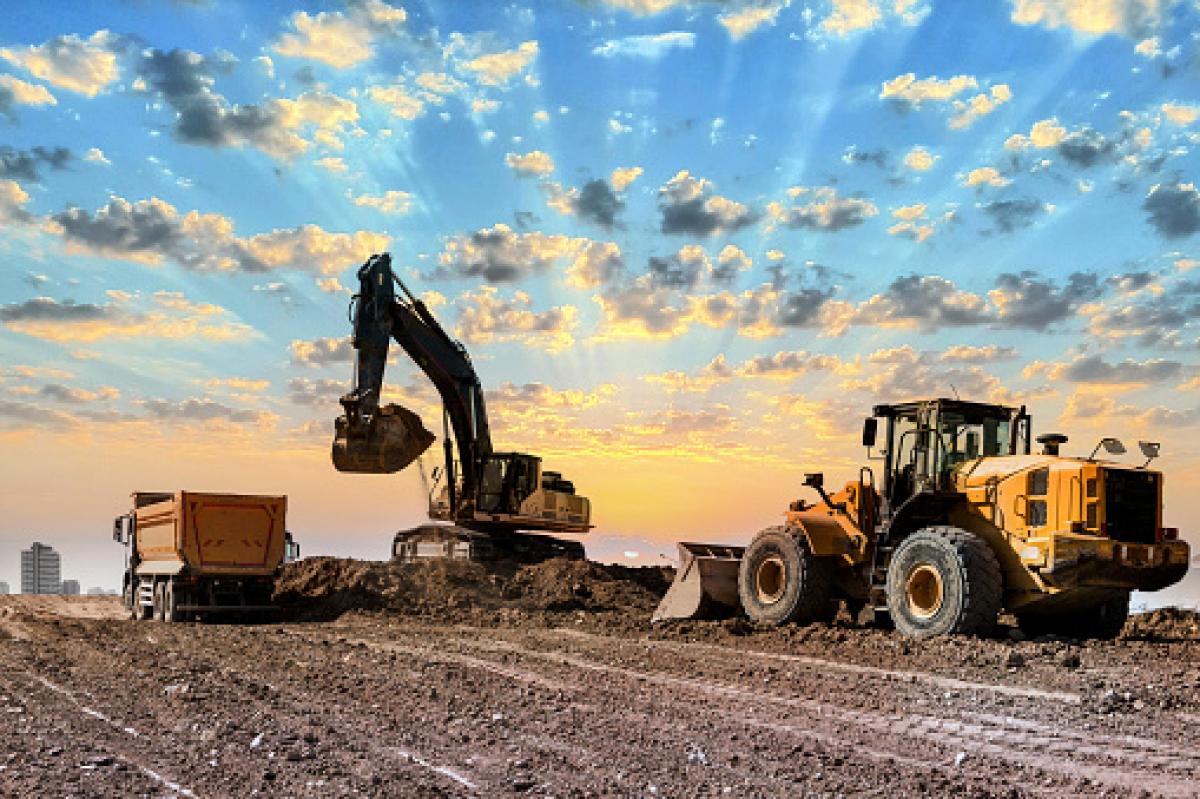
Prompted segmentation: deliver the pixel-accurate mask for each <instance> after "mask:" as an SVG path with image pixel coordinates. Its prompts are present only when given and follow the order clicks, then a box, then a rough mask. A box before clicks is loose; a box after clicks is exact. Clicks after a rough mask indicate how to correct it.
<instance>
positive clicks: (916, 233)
mask: <svg viewBox="0 0 1200 799" xmlns="http://www.w3.org/2000/svg"><path fill="white" fill-rule="evenodd" d="M926 210H927V208H926V205H925V203H914V204H913V205H904V206H901V207H900V208H896V209H894V210H893V211H892V216H893V217H894V218H896V219H897V220H899V221H897V222H896V223H895V224H893V225H892V226H891V227H889V228H888V233H890V234H892V235H893V236H903V237H906V238H911V239H914V240H915V241H917V242H922V241H925V240H926V239H928V238H929V237H930V236H932V235H933V225H932V224H931V223H930V221H929V218H928V217H927V216H926V213H925V212H926Z"/></svg>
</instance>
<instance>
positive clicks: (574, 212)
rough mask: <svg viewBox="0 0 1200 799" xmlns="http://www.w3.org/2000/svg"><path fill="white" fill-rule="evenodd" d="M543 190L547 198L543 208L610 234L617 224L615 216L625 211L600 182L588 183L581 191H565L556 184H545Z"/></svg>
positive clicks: (615, 196) (572, 189)
mask: <svg viewBox="0 0 1200 799" xmlns="http://www.w3.org/2000/svg"><path fill="white" fill-rule="evenodd" d="M542 188H543V189H544V190H545V191H546V193H547V194H548V195H549V196H548V198H547V200H546V204H547V205H549V206H550V207H551V208H553V209H554V210H556V211H558V212H559V213H560V214H564V215H571V216H577V217H579V218H580V219H582V220H584V221H585V222H591V223H592V224H594V225H599V226H600V227H602V228H604V229H605V230H612V229H613V227H615V226H616V224H617V214H619V213H620V212H621V211H622V210H624V208H625V201H624V200H622V199H621V198H620V197H618V196H617V195H616V193H615V192H613V190H612V189H611V188H610V187H609V185H608V182H607V181H605V180H604V179H603V178H597V179H596V180H589V181H588V182H587V183H585V184H583V187H582V188H579V189H577V188H574V187H572V188H569V189H564V188H563V187H562V186H561V185H560V184H558V183H545V184H543V186H542Z"/></svg>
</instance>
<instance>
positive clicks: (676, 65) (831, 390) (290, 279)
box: [0, 0, 1200, 601]
mask: <svg viewBox="0 0 1200 799" xmlns="http://www.w3.org/2000/svg"><path fill="white" fill-rule="evenodd" d="M47 8H49V7H48V6H45V5H42V4H17V6H16V11H15V12H14V13H12V14H8V15H6V16H5V18H4V19H2V20H0V116H2V117H3V118H0V131H2V132H3V137H2V141H0V220H2V221H3V224H4V225H5V229H6V236H5V239H4V241H3V242H2V243H0V251H2V252H3V253H4V256H5V259H6V262H7V263H8V265H9V268H7V269H6V270H4V272H3V273H2V274H0V363H3V364H4V366H2V367H0V441H3V442H4V446H5V448H6V451H7V452H9V453H10V462H11V463H19V464H21V467H20V468H19V469H16V468H12V467H10V468H9V472H10V473H11V474H10V475H9V481H8V486H7V487H6V492H5V494H4V496H3V497H0V509H3V511H4V512H5V516H6V519H7V520H8V522H9V527H10V529H13V530H30V531H34V533H33V534H36V535H38V536H42V537H44V538H45V540H51V539H54V540H57V541H58V542H59V544H60V546H61V547H62V550H61V551H63V552H64V553H70V557H71V560H72V562H74V563H78V564H80V571H79V572H78V573H77V574H78V576H79V577H80V579H81V581H82V582H83V584H86V585H106V586H112V585H113V584H114V582H116V581H118V580H119V579H120V572H121V568H122V558H123V552H122V548H121V547H120V546H118V545H116V544H114V543H113V542H112V541H111V538H110V536H109V529H110V528H109V525H110V524H111V519H112V517H114V516H116V515H118V514H120V513H123V512H126V511H127V510H128V506H129V499H128V498H129V495H130V492H132V491H135V490H166V491H177V490H181V489H191V490H212V491H233V492H241V493H262V494H287V495H288V496H289V521H290V526H291V529H292V532H293V533H294V534H295V536H296V539H297V540H298V541H299V542H300V543H301V545H302V546H303V547H304V551H305V552H306V553H307V554H317V553H328V554H339V555H354V556H358V557H375V558H384V557H387V554H388V551H389V545H390V541H391V536H392V533H393V532H394V531H395V530H396V529H398V528H402V527H407V526H412V525H414V524H417V523H419V522H420V521H422V519H423V517H424V510H425V498H426V493H427V490H428V489H427V486H426V484H425V483H424V482H423V475H424V474H427V473H428V471H429V469H430V468H431V467H432V466H433V465H434V463H435V461H436V458H435V457H434V455H433V454H432V453H433V452H436V451H437V449H436V448H435V449H434V450H432V451H431V453H430V455H429V456H427V458H426V463H425V464H424V467H425V471H424V472H422V471H421V470H419V469H417V468H414V469H412V470H411V471H405V472H403V473H401V474H398V475H395V476H389V477H363V476H354V475H342V474H337V473H335V472H334V471H333V469H332V467H331V466H330V463H329V455H328V447H329V442H330V439H331V437H332V420H333V418H334V416H336V415H337V414H338V413H339V408H338V406H337V397H338V396H339V395H340V394H342V393H344V392H345V391H346V390H347V389H348V388H349V385H350V370H351V351H350V347H349V346H348V341H347V335H348V332H349V324H348V322H347V319H346V306H347V304H348V301H349V296H350V293H351V291H353V290H354V289H355V285H354V270H355V268H356V267H357V266H358V264H359V263H361V262H362V260H364V259H365V258H366V257H367V256H368V255H369V254H371V253H373V252H376V251H380V250H384V249H387V250H390V251H391V252H392V254H393V258H394V260H395V263H396V267H397V272H398V274H400V276H401V277H402V278H403V279H404V280H405V281H406V283H407V284H408V285H409V286H410V287H411V288H412V289H413V290H414V291H415V292H417V293H419V294H421V295H422V296H423V297H425V298H426V301H427V302H428V303H429V304H430V307H431V308H433V310H434V313H435V314H437V315H438V317H439V318H440V319H442V320H443V321H444V323H445V325H446V327H447V328H448V329H449V330H451V331H452V332H453V333H454V335H456V336H458V337H459V338H461V339H462V340H463V341H464V343H465V344H466V346H467V347H468V348H469V350H470V351H471V354H472V356H473V358H474V362H475V365H476V367H477V369H478V371H479V372H480V376H481V378H482V380H483V384H484V387H485V389H486V390H487V395H486V396H487V402H488V409H489V412H490V413H491V415H492V428H493V433H494V436H495V437H496V439H497V444H498V446H499V447H501V448H503V449H520V450H523V451H528V452H532V453H536V454H539V455H542V456H544V458H545V465H546V467H547V468H549V469H553V470H555V471H560V472H562V473H563V474H564V475H565V476H566V477H567V478H568V479H571V480H572V481H573V482H574V483H575V485H576V486H578V488H579V490H580V492H581V493H583V494H585V495H587V496H589V497H590V498H591V499H592V501H593V506H594V509H595V512H594V521H595V522H596V523H597V525H598V526H597V529H596V530H595V532H594V533H593V534H590V535H589V536H588V537H587V538H586V539H585V543H586V544H587V545H588V547H589V552H590V553H591V554H593V555H594V556H599V557H605V558H616V559H623V560H627V561H629V562H637V563H646V562H662V561H663V558H664V557H667V558H670V557H673V554H674V548H673V545H672V542H673V541H674V540H676V539H680V538H686V539H701V540H711V541H720V542H728V543H738V542H744V541H745V540H746V539H747V538H749V536H751V535H752V534H753V533H754V532H755V531H757V530H758V529H760V528H762V527H765V526H767V525H769V524H773V523H776V522H777V521H778V519H779V518H780V514H781V513H782V512H783V511H784V510H785V509H786V507H787V503H788V502H789V501H791V500H792V499H795V498H796V497H797V496H799V495H801V494H802V493H803V489H802V488H801V487H800V485H801V479H802V474H803V473H804V472H807V471H816V470H822V471H824V472H825V473H826V475H827V479H828V480H829V482H830V483H832V484H837V483H840V482H842V481H844V480H846V479H849V478H851V477H853V476H854V474H856V473H857V468H858V466H859V464H860V463H861V462H862V461H863V450H862V448H861V446H860V445H859V442H858V436H857V432H858V429H859V427H860V425H861V421H862V418H863V417H864V416H865V415H867V414H868V413H869V412H870V409H871V407H872V405H873V404H875V403H876V402H885V401H898V400H903V399H911V398H914V397H916V396H928V395H947V396H949V395H953V394H961V395H962V396H963V397H964V398H975V399H983V400H989V401H997V402H1005V403H1011V404H1014V405H1021V404H1025V405H1028V407H1029V408H1030V410H1031V412H1032V414H1033V416H1034V424H1035V431H1036V432H1048V431H1060V432H1064V433H1066V434H1068V435H1069V436H1070V442H1069V444H1068V445H1067V446H1066V448H1065V450H1064V452H1067V453H1070V454H1086V453H1087V452H1088V451H1090V450H1091V448H1092V447H1093V446H1094V445H1095V443H1096V442H1097V441H1098V440H1099V439H1100V438H1101V437H1102V436H1105V435H1114V434H1116V435H1120V436H1121V437H1122V438H1124V439H1125V443H1126V445H1127V447H1128V448H1129V450H1130V452H1131V453H1134V452H1136V451H1137V442H1138V440H1150V441H1159V442H1162V445H1163V446H1162V457H1161V458H1160V459H1159V460H1158V461H1157V462H1156V466H1157V467H1158V468H1161V469H1162V470H1163V472H1164V474H1165V475H1166V477H1165V491H1166V500H1165V506H1166V511H1165V513H1166V519H1165V523H1166V524H1167V525H1169V526H1176V527H1179V528H1180V529H1181V531H1182V534H1183V536H1184V537H1185V538H1187V539H1188V540H1189V541H1190V542H1191V543H1192V544H1193V546H1195V545H1197V544H1200V538H1198V537H1197V533H1196V529H1197V525H1196V520H1197V518H1200V491H1198V490H1197V489H1198V488H1200V443H1197V442H1200V438H1198V437H1197V435H1196V433H1197V432H1198V428H1200V362H1198V360H1197V357H1196V352H1197V346H1198V339H1200V333H1198V332H1197V317H1198V315H1200V314H1198V311H1200V305H1198V304H1197V302H1198V301H1197V299H1196V298H1197V296H1200V281H1198V280H1197V277H1196V276H1197V274H1200V273H1198V272H1197V271H1196V267H1197V266H1200V246H1198V242H1200V192H1198V191H1197V188H1196V184H1195V179H1196V175H1197V172H1198V171H1200V169H1198V167H1200V160H1198V156H1197V145H1198V144H1200V81H1198V80H1197V73H1198V71H1200V34H1198V31H1200V10H1198V9H1197V7H1196V5H1195V3H1191V2H1173V1H1172V0H1155V1H1154V2H1151V0H1129V2H1125V3H1081V2H1078V0H1038V2H1032V1H1031V0H1013V1H1012V2H1009V1H1008V0H995V1H989V2H979V3H971V4H954V3H935V2H923V1H921V0H900V1H899V2H897V1H895V0H888V2H884V1H883V0H854V1H853V2H851V1H850V0H812V1H811V2H804V1H802V0H792V1H791V2H789V1H788V0H762V1H761V2H757V1H756V2H734V3H728V4H721V3H710V2H700V1H699V0H697V1H696V2H683V0H594V1H592V2H586V3H585V2H561V3H536V2H531V3H516V4H507V5H494V4H476V3H466V4H463V3H439V2H420V3H404V2H395V3H387V2H383V1H382V0H361V1H356V2H349V3H341V2H328V3H322V4H317V3H305V4H290V3H280V2H277V3H247V2H236V1H235V0H211V1H210V2H198V3H174V4H162V5H158V4H149V5H147V4H126V3H95V4H66V5H64V6H62V7H57V6H56V7H54V13H49V12H48V11H47ZM388 385H389V394H388V396H387V398H388V399H391V400H394V401H399V402H401V403H403V404H405V405H407V406H410V407H412V408H413V409H414V410H416V411H417V412H418V413H420V414H421V415H422V417H423V418H424V419H425V420H426V424H427V426H429V427H430V428H431V429H438V428H439V427H440V425H439V424H438V418H437V417H438V408H437V404H436V403H437V398H436V395H435V394H434V392H433V391H432V388H431V386H429V384H428V382H427V381H425V379H424V378H423V376H421V375H420V373H419V372H418V371H417V370H415V369H414V368H413V367H412V365H411V364H409V363H408V362H407V361H406V360H405V359H404V358H403V357H400V358H399V359H397V360H396V362H395V363H394V365H392V366H391V367H390V368H389V373H388ZM1132 457H1133V456H1132V455H1130V456H1127V457H1126V461H1130V462H1132V461H1131V460H1130V459H1131V458H1132ZM51 508H52V509H53V511H52V512H49V511H48V509H51ZM4 540H5V541H8V540H10V539H4ZM626 553H633V554H632V555H627V554H626ZM0 573H3V574H9V573H10V572H8V571H6V570H5V569H0ZM1189 586H1190V587H1189V589H1188V591H1189V592H1190V593H1187V594H1186V596H1188V597H1193V595H1194V598H1195V599H1196V601H1200V589H1197V588H1196V587H1195V582H1194V581H1192V582H1190V583H1189Z"/></svg>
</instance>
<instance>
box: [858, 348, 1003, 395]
mask: <svg viewBox="0 0 1200 799" xmlns="http://www.w3.org/2000/svg"><path fill="white" fill-rule="evenodd" d="M866 360H867V363H868V364H869V366H867V367H865V368H864V369H863V370H862V375H863V376H862V377H849V378H847V379H846V380H844V381H842V383H841V386H840V387H841V388H842V389H843V390H844V391H861V392H864V393H866V394H868V395H869V396H871V397H872V398H875V399H876V401H878V400H887V401H889V402H898V401H903V400H910V399H917V398H923V397H931V396H946V395H949V394H951V393H952V392H955V391H956V392H958V394H959V395H961V396H962V397H963V398H964V399H968V400H975V401H983V402H1012V401H1014V399H1018V397H1019V395H1017V394H1015V393H1014V392H1011V391H1009V390H1008V389H1007V388H1006V387H1005V384H1004V383H1003V382H1002V381H1001V380H999V379H998V378H996V377H995V376H994V375H992V374H990V373H989V372H987V371H986V370H984V369H983V368H981V367H979V366H974V365H972V366H959V365H951V366H945V365H943V364H942V363H941V362H939V360H938V357H937V355H936V354H934V353H927V352H918V351H917V350H915V349H913V347H911V346H908V345H905V346H902V347H893V348H891V349H884V350H876V351H875V352H873V353H871V354H870V355H868V356H867V359H866Z"/></svg>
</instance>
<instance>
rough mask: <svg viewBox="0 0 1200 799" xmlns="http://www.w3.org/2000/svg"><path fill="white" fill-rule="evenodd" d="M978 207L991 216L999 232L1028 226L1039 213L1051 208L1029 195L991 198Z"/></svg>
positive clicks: (1010, 231) (1007, 231) (1012, 230)
mask: <svg viewBox="0 0 1200 799" xmlns="http://www.w3.org/2000/svg"><path fill="white" fill-rule="evenodd" d="M979 208H980V209H981V210H982V211H983V212H984V213H985V214H987V215H988V216H990V217H991V218H992V221H993V222H994V223H995V225H996V229H997V230H998V231H1000V232H1001V233H1012V232H1014V231H1016V230H1019V229H1021V228H1026V227H1029V226H1030V225H1032V224H1033V223H1034V222H1035V221H1036V220H1037V217H1038V216H1039V215H1040V214H1041V213H1043V212H1049V211H1050V210H1052V206H1048V205H1045V204H1043V203H1042V202H1040V201H1038V200H1034V199H1031V198H1029V197H1025V198H1021V199H1016V200H992V201H991V202H988V203H984V204H982V205H980V206H979Z"/></svg>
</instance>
